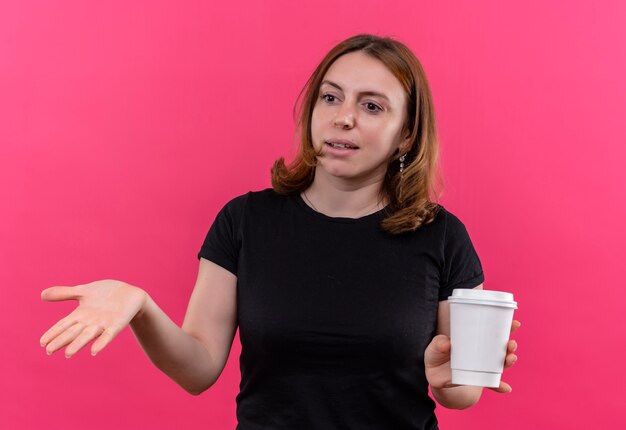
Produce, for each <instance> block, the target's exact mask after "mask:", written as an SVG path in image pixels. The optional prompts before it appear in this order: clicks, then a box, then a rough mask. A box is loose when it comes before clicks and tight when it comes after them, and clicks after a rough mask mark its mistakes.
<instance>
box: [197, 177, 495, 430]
mask: <svg viewBox="0 0 626 430" xmlns="http://www.w3.org/2000/svg"><path fill="white" fill-rule="evenodd" d="M384 217H385V210H382V211H379V212H377V213H374V214H371V215H367V216H364V217H362V218H358V219H352V218H332V217H328V216H326V215H324V214H321V213H318V212H316V211H314V210H313V209H311V208H310V207H309V206H307V205H306V203H304V201H303V200H302V198H301V197H300V196H299V195H294V196H282V195H278V194H276V193H275V192H274V191H273V190H271V189H268V190H264V191H260V192H251V193H248V194H246V195H243V196H240V197H237V198H235V199H233V200H232V201H230V202H229V203H228V204H227V205H226V206H225V207H224V208H223V209H222V210H221V211H220V213H219V214H218V216H217V218H216V219H215V222H214V223H213V225H212V227H211V229H210V230H209V232H208V234H207V237H206V239H205V241H204V244H203V245H202V248H201V250H200V252H199V254H198V258H200V257H203V258H206V259H208V260H211V261H213V262H214V263H216V264H218V265H220V266H222V267H223V268H225V269H227V270H228V271H230V272H232V273H233V274H235V275H236V276H237V315H238V323H239V335H240V340H241V346H242V350H241V357H240V366H241V384H240V392H239V394H238V396H237V419H238V426H237V429H239V430H257V429H285V430H294V429H303V430H304V429H306V430H309V429H311V430H318V429H319V430H335V429H358V430H365V429H385V430H386V429H397V430H401V429H437V419H436V417H435V414H434V410H435V402H434V401H433V400H432V399H431V398H430V397H429V396H428V383H427V381H426V377H425V374H424V351H425V349H426V346H427V345H428V344H429V343H430V341H431V340H432V338H433V337H434V335H435V330H436V322H437V306H438V303H439V301H440V300H446V299H447V298H448V296H449V295H450V294H451V293H452V290H453V289H454V288H473V287H476V286H477V285H479V284H480V283H482V282H483V279H484V277H483V272H482V268H481V265H480V261H479V259H478V257H477V255H476V252H475V251H474V247H473V246H472V243H471V241H470V238H469V236H468V234H467V231H466V229H465V227H464V226H463V224H462V223H461V222H460V221H459V220H458V219H457V218H456V217H455V216H454V215H452V214H451V213H449V212H447V211H446V210H445V209H444V208H443V207H441V206H440V207H439V210H438V213H437V216H436V217H435V220H434V221H433V222H432V223H430V224H428V225H425V226H422V227H420V228H419V229H417V230H416V231H415V232H412V233H407V234H402V235H398V236H394V235H391V234H388V233H386V232H384V231H383V230H382V229H381V227H380V221H381V220H382V219H384Z"/></svg>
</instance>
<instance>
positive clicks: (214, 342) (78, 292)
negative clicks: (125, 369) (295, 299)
mask: <svg viewBox="0 0 626 430" xmlns="http://www.w3.org/2000/svg"><path fill="white" fill-rule="evenodd" d="M236 283H237V278H236V277H235V275H233V274H232V273H230V272H228V271H227V270H225V269H223V268H221V267H219V266H217V265H216V264H214V263H212V262H210V261H208V260H205V259H201V261H200V268H199V272H198V279H197V281H196V285H195V288H194V291H193V294H192V296H191V299H190V302H189V306H188V309H187V314H186V316H185V322H184V323H183V326H182V328H180V327H178V326H177V325H176V324H175V323H174V322H173V321H172V320H171V319H170V318H169V317H168V316H167V315H166V314H165V313H164V312H163V311H162V310H161V309H160V308H159V307H158V306H157V304H156V303H155V302H154V301H153V300H152V298H150V296H148V294H147V293H146V292H145V291H143V290H141V289H140V288H137V287H134V286H132V285H129V284H126V283H124V282H120V281H113V280H105V281H97V282H92V283H90V284H86V285H78V286H76V287H52V288H48V289H46V290H44V291H43V292H42V295H41V296H42V299H43V300H46V301H59V300H71V299H74V300H78V302H79V306H78V307H77V308H76V309H75V310H74V311H73V312H72V313H71V314H70V315H68V316H67V317H65V318H63V319H61V320H60V321H59V322H58V323H57V324H55V325H54V326H53V327H52V328H50V329H49V330H48V331H47V332H46V333H45V334H44V335H43V336H42V338H41V345H42V346H44V347H46V351H47V352H48V354H52V353H53V352H55V351H57V350H58V349H61V348H63V347H64V346H65V345H68V346H67V348H66V349H65V356H66V357H67V358H70V357H71V356H72V355H74V354H75V353H76V352H78V351H79V350H80V349H81V348H83V347H84V346H85V345H87V344H88V343H89V342H90V341H92V340H94V339H96V341H95V342H94V343H93V345H92V347H91V352H92V354H93V355H96V354H97V353H98V352H100V351H101V350H102V349H103V348H104V347H105V346H106V345H108V344H109V343H110V342H111V341H112V340H113V339H114V338H115V337H116V336H117V335H118V334H119V333H120V332H121V331H122V330H123V329H124V328H125V327H126V326H127V325H129V324H130V326H131V328H132V330H133V333H134V334H135V336H136V337H137V339H138V341H139V343H140V344H141V346H142V348H143V349H144V351H145V352H146V354H147V355H148V357H149V358H150V360H152V362H153V363H154V364H155V365H156V366H157V367H158V368H159V369H160V370H162V371H163V372H164V373H166V374H167V375H168V376H169V377H171V378H172V379H173V380H174V381H176V383H178V384H179V385H180V386H182V387H183V388H184V389H185V390H187V391H188V392H190V393H192V394H199V393H201V392H202V391H204V390H206V389H207V388H208V387H210V386H211V385H212V384H213V383H214V382H215V381H216V380H217V378H218V376H219V375H220V373H221V372H222V370H223V368H224V365H225V364H226V360H227V358H228V353H229V352H230V347H231V344H232V340H233V337H234V334H235V331H236V329H237V317H236V314H237V312H236Z"/></svg>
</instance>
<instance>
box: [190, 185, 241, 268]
mask: <svg viewBox="0 0 626 430" xmlns="http://www.w3.org/2000/svg"><path fill="white" fill-rule="evenodd" d="M247 197H248V196H247V195H244V196H240V197H237V198H235V199H233V200H231V201H230V202H228V203H227V204H226V205H225V206H224V207H223V208H222V209H221V210H220V211H219V213H218V214H217V216H216V217H215V221H213V224H212V225H211V228H210V229H209V232H208V233H207V235H206V238H205V239H204V242H203V244H202V247H201V248H200V252H198V260H199V259H200V258H201V257H202V258H206V259H207V260H210V261H212V262H213V263H215V264H217V265H218V266H221V267H223V268H224V269H226V270H228V271H229V272H231V273H232V274H234V275H235V276H236V275H237V266H238V261H239V250H240V249H241V219H242V216H243V212H244V208H245V205H246V202H247Z"/></svg>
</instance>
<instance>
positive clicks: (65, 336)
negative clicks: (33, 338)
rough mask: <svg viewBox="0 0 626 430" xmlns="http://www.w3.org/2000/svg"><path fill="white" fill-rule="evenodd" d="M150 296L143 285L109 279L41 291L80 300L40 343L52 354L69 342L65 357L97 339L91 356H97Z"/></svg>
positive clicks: (54, 298) (54, 299)
mask: <svg viewBox="0 0 626 430" xmlns="http://www.w3.org/2000/svg"><path fill="white" fill-rule="evenodd" d="M147 297H148V294H147V293H146V292H145V291H143V290H142V289H141V288H137V287H134V286H132V285H129V284H127V283H125V282H121V281H114V280H109V279H107V280H103V281H96V282H91V283H89V284H85V285H77V286H75V287H51V288H47V289H45V290H43V291H42V292H41V299H42V300H44V301H50V302H57V301H63V300H78V307H77V308H76V309H74V311H73V312H72V313H71V314H69V315H68V316H66V317H65V318H63V319H61V320H60V321H59V322H57V323H56V324H55V325H53V326H52V327H51V328H50V329H49V330H48V331H46V332H45V333H44V335H43V336H42V337H41V340H40V343H41V346H42V347H45V348H46V352H47V353H48V355H50V354H52V353H54V352H55V351H57V350H59V349H61V348H63V347H64V346H65V345H68V344H69V345H68V346H67V348H65V356H66V357H67V358H70V357H71V356H73V355H74V354H76V353H77V352H78V351H79V350H80V349H81V348H83V347H84V346H85V345H87V344H88V343H89V342H91V341H92V340H94V339H96V341H95V342H94V343H93V345H92V346H91V355H96V354H97V353H98V352H100V351H101V350H102V349H103V348H104V347H105V346H107V345H108V344H109V342H111V341H112V340H113V339H114V338H115V337H116V336H117V335H118V334H119V333H120V332H121V331H122V330H123V329H124V328H125V327H126V326H127V325H128V324H130V322H131V320H132V319H133V318H135V316H136V315H138V314H139V313H140V312H141V310H142V307H143V306H144V304H145V303H146V299H147Z"/></svg>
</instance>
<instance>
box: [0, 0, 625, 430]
mask: <svg viewBox="0 0 626 430" xmlns="http://www.w3.org/2000/svg"><path fill="white" fill-rule="evenodd" d="M211 3H212V2H205V1H190V2H175V1H144V2H127V1H106V2H84V1H78V0H76V1H64V2H49V1H15V2H3V3H2V4H1V5H0V184H1V185H0V221H1V222H0V258H1V261H2V263H1V264H2V266H0V283H1V285H2V287H1V288H2V292H3V294H2V296H3V298H2V300H0V318H1V320H0V325H1V326H2V327H3V328H2V343H3V348H2V352H0V357H1V361H0V374H1V378H2V382H1V386H2V389H1V390H0V393H1V394H0V395H1V396H2V397H1V398H0V427H1V428H3V429H39V428H44V427H45V428H53V429H54V428H64V429H79V428H90V429H96V430H97V429H105V428H113V427H114V426H115V428H131V427H132V426H136V425H140V426H141V428H155V429H166V428H188V429H196V428H197V429H200V428H202V429H207V428H209V429H232V428H233V424H234V411H235V401H234V398H235V394H236V392H237V384H238V379H239V374H238V365H237V356H238V352H239V346H238V344H236V345H235V346H234V350H233V354H231V359H230V362H229V365H228V367H227V369H226V371H225V373H224V374H223V376H222V378H221V379H220V381H219V382H218V383H217V385H216V386H214V387H213V388H212V389H211V390H210V391H209V392H206V393H204V394H203V395H201V396H199V397H192V396H190V395H187V394H186V393H185V392H183V391H182V389H180V388H178V387H177V386H176V385H175V384H174V383H173V382H171V381H170V380H169V379H168V378H167V377H166V376H164V375H163V374H161V373H160V372H159V371H158V370H156V369H155V368H154V367H153V366H152V365H151V364H150V363H149V361H148V359H147V358H146V357H145V356H144V353H143V352H142V350H141V348H140V347H139V346H138V344H137V343H136V341H135V339H134V337H133V335H132V333H131V332H130V331H125V332H124V333H123V334H122V335H121V336H120V337H119V338H118V339H117V340H116V341H115V342H114V343H113V344H111V345H110V346H109V348H108V349H107V350H105V351H104V352H103V353H102V354H101V355H99V356H97V357H95V358H92V357H91V356H89V354H87V353H85V352H82V353H80V354H78V355H77V356H75V357H74V358H72V359H71V360H66V359H65V358H64V357H63V355H62V354H56V355H54V356H52V357H47V356H46V355H45V353H44V352H43V350H42V349H41V348H40V347H39V345H38V340H39V337H40V336H41V334H42V333H43V332H44V331H45V330H46V329H47V328H48V327H49V326H50V325H51V324H52V323H53V322H55V321H56V320H57V319H59V318H60V317H62V316H64V315H65V314H66V313H68V312H69V311H70V310H71V309H73V306H74V305H73V304H72V303H60V304H49V303H42V302H40V300H39V293H40V291H41V290H42V289H44V288H46V287H49V286H53V285H75V284H79V283H84V282H89V281H92V280H97V279H104V278H116V279H122V280H124V281H127V282H129V283H131V284H135V285H138V286H141V287H143V288H145V289H147V290H148V291H149V293H150V294H151V295H152V296H153V297H154V298H155V300H156V301H157V302H158V303H159V304H160V305H161V306H162V308H163V309H164V310H165V311H166V312H167V313H168V314H169V315H170V316H171V317H172V318H173V319H174V320H175V321H176V322H178V323H181V322H182V318H183V315H184V312H185V307H186V303H187V300H188V298H189V294H190V293H191V290H192V287H193V283H194V281H195V276H196V271H197V264H198V262H197V260H196V253H197V251H198V248H199V246H200V244H201V242H202V240H203V238H204V235H205V233H206V230H207V228H208V227H209V225H210V224H211V221H212V219H213V217H214V215H215V214H216V211H217V210H218V209H219V208H220V207H221V205H222V204H223V203H224V202H225V201H227V200H228V199H229V198H231V197H233V196H235V195H238V194H240V193H243V192H245V191H247V190H249V189H261V188H264V187H266V186H268V185H269V177H268V172H269V168H270V166H271V164H272V162H273V160H274V159H275V158H277V157H278V156H280V155H282V154H287V155H288V154H289V153H290V152H291V151H292V148H293V144H292V141H293V139H292V132H293V124H292V118H291V109H292V105H293V102H294V100H295V98H296V96H297V94H298V91H299V89H300V87H301V86H302V85H303V84H304V82H305V80H306V79H307V77H308V75H309V73H310V72H311V71H312V69H313V67H314V66H315V65H316V63H317V61H318V60H319V59H320V58H321V56H322V55H323V53H324V52H326V51H327V50H328V49H329V48H330V47H331V46H332V45H334V44H335V43H336V42H337V41H339V40H341V39H343V38H345V37H347V36H350V35H353V34H355V33H357V32H373V33H377V34H387V35H392V36H396V37H398V38H399V39H400V40H403V41H405V42H406V43H407V44H408V45H409V46H411V47H412V48H413V49H414V51H415V52H416V53H417V55H418V56H419V57H420V58H421V60H422V62H423V64H424V67H425V69H426V71H427V73H428V75H429V77H430V81H431V85H432V89H433V93H434V97H435V102H436V107H437V113H438V120H439V127H440V132H441V138H442V146H443V150H442V151H443V154H442V165H443V168H444V175H445V179H446V183H447V190H446V194H445V196H444V198H443V203H444V204H445V205H446V206H447V207H448V209H450V210H451V211H453V212H454V213H456V214H457V215H458V216H459V217H460V218H461V219H462V220H463V221H464V222H465V224H466V225H467V227H468V229H469V231H470V233H471V235H472V238H473V240H474V243H475V246H476V248H477V249H478V251H479V254H480V256H481V259H482V261H483V265H484V268H485V271H486V275H487V281H486V287H487V288H491V289H502V290H507V291H512V292H513V293H514V294H515V296H516V298H517V300H518V301H519V304H520V309H519V311H518V312H517V317H518V318H519V319H521V320H522V322H523V326H522V328H521V329H520V331H519V332H518V334H517V335H516V336H515V337H516V338H517V339H518V342H519V344H520V348H519V361H518V364H517V365H516V366H515V367H514V368H512V369H510V370H509V371H508V372H507V373H506V378H505V380H507V381H508V382H510V383H511V385H512V386H513V393H512V394H510V395H498V394H496V393H493V392H485V394H484V396H483V399H482V400H481V402H480V403H479V404H478V405H477V406H475V407H473V408H472V409H470V410H467V411H460V412H459V411H448V410H444V409H443V408H439V409H438V415H439V419H440V422H441V427H442V428H443V429H454V428H464V429H470V430H471V429H481V430H484V429H491V428H494V429H495V428H507V429H509V430H515V429H531V428H532V429H565V428H567V429H586V428H620V427H621V428H624V425H626V419H625V418H624V417H625V415H624V414H621V415H620V414H618V410H619V409H618V407H619V406H623V405H622V403H623V400H624V396H623V392H624V388H623V384H624V382H625V379H626V378H625V377H624V375H625V372H624V371H623V370H622V369H623V358H624V357H625V355H626V354H625V348H624V340H625V337H624V335H623V328H624V322H623V318H619V317H618V311H620V310H621V309H622V308H623V303H622V300H624V299H625V298H626V294H625V292H624V291H625V289H624V287H625V285H624V284H625V281H624V279H625V276H624V274H623V273H622V271H621V269H622V268H623V267H624V264H623V262H622V259H623V257H624V242H625V240H626V233H625V230H626V229H625V228H624V226H623V220H624V219H626V202H625V199H624V190H623V187H624V183H625V182H626V173H625V171H624V169H623V165H625V164H626V149H625V144H626V125H625V124H626V121H625V120H624V118H625V109H624V106H625V102H624V100H626V83H625V82H626V81H625V80H624V76H626V52H624V51H625V49H624V48H625V47H624V43H623V41H624V40H626V30H624V26H623V23H624V22H626V7H625V6H624V3H623V2H620V1H617V0H615V1H603V2H592V1H588V2H581V1H578V2H565V1H563V2H557V1H545V0H532V1H526V2H515V3H519V4H517V5H513V4H512V2H501V1H496V0H493V1H487V0H481V1H457V2H433V1H429V2H421V1H415V0H409V1H397V2H395V3H394V5H392V6H390V5H383V2H380V1H366V2H358V3H359V4H358V6H357V5H356V4H355V3H354V2H336V1H334V0H332V1H327V0H323V1H321V0H318V1H316V2H309V3H310V5H308V6H307V5H303V4H301V3H302V2H295V1H276V2H270V1H266V2H262V1H248V2H241V1H229V2H222V3H220V4H216V5H211ZM618 41H621V42H618ZM622 314H623V311H622ZM618 402H619V403H620V404H619V405H618Z"/></svg>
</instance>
